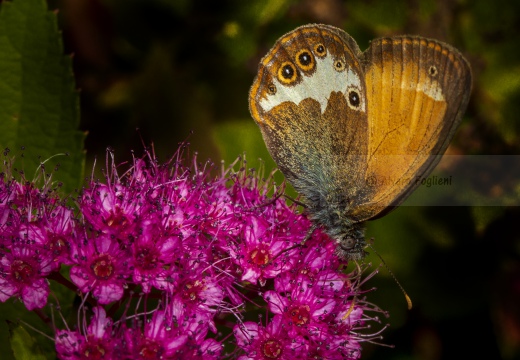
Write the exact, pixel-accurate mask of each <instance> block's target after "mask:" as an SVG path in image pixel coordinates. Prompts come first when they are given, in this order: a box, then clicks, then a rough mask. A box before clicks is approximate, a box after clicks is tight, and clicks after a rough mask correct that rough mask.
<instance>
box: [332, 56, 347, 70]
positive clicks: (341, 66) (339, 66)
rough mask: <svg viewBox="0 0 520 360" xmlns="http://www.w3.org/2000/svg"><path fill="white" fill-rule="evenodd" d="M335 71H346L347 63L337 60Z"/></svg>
mask: <svg viewBox="0 0 520 360" xmlns="http://www.w3.org/2000/svg"><path fill="white" fill-rule="evenodd" d="M334 70H336V71H338V72H341V71H343V70H345V62H344V61H343V60H341V59H339V60H336V61H335V62H334Z"/></svg>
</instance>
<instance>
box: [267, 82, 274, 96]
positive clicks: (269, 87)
mask: <svg viewBox="0 0 520 360" xmlns="http://www.w3.org/2000/svg"><path fill="white" fill-rule="evenodd" d="M267 92H268V93H269V94H270V95H274V94H276V86H274V84H273V83H270V84H269V85H267Z"/></svg>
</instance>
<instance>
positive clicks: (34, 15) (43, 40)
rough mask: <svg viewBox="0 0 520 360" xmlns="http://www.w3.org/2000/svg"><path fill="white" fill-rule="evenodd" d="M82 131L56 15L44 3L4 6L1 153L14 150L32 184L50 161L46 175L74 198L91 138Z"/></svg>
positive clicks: (20, 1) (27, 0)
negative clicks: (34, 176) (87, 140)
mask: <svg viewBox="0 0 520 360" xmlns="http://www.w3.org/2000/svg"><path fill="white" fill-rule="evenodd" d="M78 126H79V96H78V92H77V90H76V89H75V84H74V78H73V76H72V63H71V59H70V57H68V56H65V55H64V54H63V46H62V41H61V34H60V33H59V31H58V26H57V19H56V14H55V13H53V12H50V11H48V9H47V4H46V2H45V1H44V0H16V1H12V2H3V3H2V5H1V8H0V147H1V149H5V148H9V149H10V150H11V155H14V156H15V157H16V158H17V160H16V162H15V167H16V168H18V169H23V170H24V172H25V174H26V178H27V179H29V180H32V178H33V174H35V173H36V171H37V169H38V167H39V166H40V163H42V162H45V164H44V166H45V170H46V173H53V175H52V176H53V177H52V178H53V180H54V181H61V182H63V183H64V187H63V188H64V190H65V191H66V192H68V193H70V192H72V191H73V190H74V188H77V187H79V186H80V184H81V181H82V179H83V168H84V163H85V154H84V151H83V142H84V139H85V134H84V133H83V132H81V131H79V130H78ZM58 154H69V155H68V156H66V155H59V156H56V155H58ZM22 155H23V156H22ZM22 157H23V158H22ZM49 159H50V160H49ZM46 160H48V161H46ZM58 164H59V165H60V166H59V171H57V172H55V171H54V169H55V167H56V166H57V165H58Z"/></svg>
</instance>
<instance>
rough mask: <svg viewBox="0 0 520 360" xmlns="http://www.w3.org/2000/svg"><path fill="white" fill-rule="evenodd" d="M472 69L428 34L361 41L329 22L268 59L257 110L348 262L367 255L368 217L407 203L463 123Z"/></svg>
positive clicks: (252, 102) (294, 36)
mask: <svg viewBox="0 0 520 360" xmlns="http://www.w3.org/2000/svg"><path fill="white" fill-rule="evenodd" d="M471 85H472V80H471V68H470V65H469V63H468V61H467V60H466V59H465V58H464V57H463V56H462V55H461V54H460V53H459V52H458V51H457V50H456V49H455V48H453V47H452V46H450V45H448V44H445V43H442V42H440V41H437V40H432V39H427V38H423V37H418V36H394V37H385V38H380V39H376V40H373V41H372V42H371V43H370V46H369V47H368V49H367V50H366V51H365V52H361V50H360V49H359V47H358V45H357V43H356V42H355V40H354V39H353V38H352V37H351V36H350V35H348V34H347V33H346V32H344V31H343V30H341V29H338V28H335V27H333V26H329V25H305V26H301V27H299V28H297V29H295V30H293V31H291V32H289V33H287V34H286V35H284V36H282V37H281V38H280V39H279V40H278V41H277V42H276V44H275V45H274V46H273V48H272V49H271V50H270V51H269V52H268V53H267V55H266V56H265V57H264V58H263V59H262V60H261V62H260V64H259V67H258V73H257V76H256V78H255V80H254V82H253V85H252V87H251V90H250V93H249V108H250V112H251V115H252V117H253V119H254V120H255V122H256V123H257V124H258V126H259V127H260V130H261V132H262V135H263V138H264V141H265V143H266V146H267V148H268V150H269V153H270V154H271V156H272V157H273V159H274V160H275V162H276V163H277V165H278V167H279V169H280V170H281V171H282V173H283V174H284V175H285V177H286V179H287V180H288V181H289V182H290V183H291V184H292V185H293V187H294V188H295V190H296V191H298V193H299V194H300V195H301V196H302V201H303V203H304V204H305V206H306V207H307V212H308V214H309V217H310V219H311V220H312V221H313V223H314V224H315V225H314V227H321V228H323V229H324V230H325V231H326V232H327V233H328V234H329V235H330V236H331V237H332V238H333V239H335V240H336V241H337V243H338V246H337V252H338V255H339V256H341V257H342V258H344V259H347V260H349V259H361V258H363V257H364V256H365V254H366V252H365V251H364V248H365V246H366V242H365V238H364V222H366V221H368V220H373V219H376V218H379V217H381V216H383V215H385V214H387V213H388V212H389V211H390V210H392V209H394V208H395V207H397V206H398V205H399V204H400V203H402V201H404V200H405V199H406V198H407V197H408V196H409V195H410V193H411V192H412V191H413V190H414V189H415V188H416V187H417V186H418V185H419V184H420V181H417V179H423V178H425V177H427V176H428V175H429V174H430V172H431V171H432V170H433V168H434V167H435V166H436V165H437V163H438V162H439V160H440V159H441V157H442V154H443V153H444V151H445V150H446V147H447V146H448V144H449V142H450V140H451V139H452V137H453V134H454V132H455V130H456V128H457V126H458V124H459V123H460V121H461V118H462V115H463V113H464V111H465V109H466V106H467V104H468V100H469V95H470V92H471Z"/></svg>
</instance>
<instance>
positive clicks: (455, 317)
mask: <svg viewBox="0 0 520 360" xmlns="http://www.w3.org/2000/svg"><path fill="white" fill-rule="evenodd" d="M49 5H50V8H51V9H58V10H59V19H60V26H61V29H62V30H63V35H64V43H65V49H66V52H67V53H73V54H74V69H75V70H74V71H75V76H76V81H77V86H78V88H80V89H81V109H82V114H81V116H82V118H81V121H82V122H81V128H82V130H85V131H88V136H87V140H86V149H87V156H88V160H87V170H86V171H87V173H88V172H89V171H90V169H91V166H92V162H93V159H94V158H96V157H97V158H98V159H104V156H105V149H106V148H107V147H108V146H111V147H112V148H114V149H115V151H116V157H117V158H118V159H119V160H120V161H125V160H129V159H130V158H131V150H135V152H136V153H140V152H141V150H142V148H143V142H144V143H145V144H150V143H151V142H153V144H154V148H155V151H156V153H157V155H158V156H159V158H160V159H161V160H166V159H167V158H168V157H169V156H171V155H172V154H173V153H174V151H175V149H176V147H177V143H178V142H179V141H182V140H185V139H187V138H188V137H189V141H190V143H191V150H192V151H197V152H198V153H199V159H201V160H204V159H206V158H208V157H210V158H211V159H213V160H214V161H217V162H218V161H220V160H221V159H224V160H226V162H228V163H229V162H231V161H233V160H234V159H235V158H236V157H237V156H238V155H240V154H242V153H243V152H244V151H245V152H246V153H247V158H248V159H249V165H251V166H253V167H256V166H259V164H260V162H259V161H258V160H257V159H258V158H259V157H261V158H262V159H264V160H265V161H266V166H267V168H272V167H273V166H274V165H273V163H272V161H271V160H270V158H269V156H268V155H267V152H266V150H265V146H264V144H263V142H262V140H261V137H260V132H259V130H258V128H257V127H256V125H255V124H254V122H253V120H252V119H251V117H250V115H249V111H248V108H247V96H248V91H249V87H250V85H251V84H252V81H253V78H254V76H255V73H256V68H257V66H258V62H259V61H260V58H261V57H262V56H264V55H265V53H266V52H267V51H268V50H269V48H270V47H271V46H272V45H273V44H274V42H275V41H276V39H277V38H279V37H280V36H282V35H283V34H284V33H286V32H288V31H290V30H292V29H294V28H295V27H297V26H299V25H303V24H307V23H327V24H331V25H335V26H338V27H341V28H342V29H344V30H346V31H347V32H348V33H349V34H350V35H352V36H353V37H354V38H355V39H356V40H357V42H358V44H359V45H360V47H361V49H362V50H364V49H365V48H366V47H367V46H368V43H369V41H370V40H371V39H373V38H375V37H379V36H386V35H394V34H405V33H406V34H417V35H423V36H427V37H433V38H436V39H439V40H442V41H445V42H448V43H450V44H452V45H454V46H455V47H457V48H458V49H459V50H460V51H461V52H462V53H463V54H464V55H465V56H466V57H467V58H468V60H469V61H470V63H471V65H472V68H473V75H474V86H473V94H472V98H471V101H470V104H469V108H468V111H467V113H466V115H465V117H464V120H463V123H462V125H461V126H460V128H459V130H458V132H457V134H456V136H455V139H454V141H453V143H452V145H451V146H450V148H449V149H448V153H450V154H465V155H483V154H486V155H518V154H519V153H520V151H519V150H520V149H519V147H520V142H519V133H520V121H519V116H520V36H519V32H520V2H515V1H503V0H498V1H497V0H495V1H489V0H475V1H470V0H465V1H464V0H460V1H457V0H440V1H433V0H431V1H416V0H372V1H361V0H359V1H340V0H316V1H310V0H305V1H276V0H269V1H258V0H253V1H242V0H235V1H209V0H208V1H201V0H195V1H190V0H180V1H175V0H74V1H66V0H62V1H57V0H54V1H49ZM136 128H139V131H136ZM191 131H193V134H192V135H190V132H191ZM453 166H456V164H455V165H452V167H453ZM445 170H446V169H445ZM447 170H448V171H450V170H453V168H451V169H450V168H449V166H448V168H447ZM510 170H512V168H511V163H505V164H504V163H501V162H500V161H498V162H496V164H495V170H493V171H491V170H483V171H481V172H478V171H477V172H475V175H474V176H473V179H472V181H473V185H475V186H474V187H473V186H472V185H470V186H469V187H468V188H467V189H466V190H467V193H468V194H470V197H471V196H474V197H475V198H477V197H478V198H488V199H490V198H491V199H493V200H494V201H495V202H494V203H495V204H497V205H499V206H495V207H491V206H480V207H479V206H472V207H469V206H444V207H443V206H429V207H426V206H422V207H421V206H419V207H412V206H406V203H405V204H404V205H405V206H402V207H401V208H399V209H398V210H396V211H394V212H392V213H391V214H389V215H388V216H386V217H384V218H382V219H380V220H377V221H375V222H373V223H370V224H368V225H369V228H368V235H369V236H374V237H375V241H374V246H375V248H376V249H377V250H378V252H380V254H381V255H382V256H383V258H384V259H385V261H386V262H387V263H388V265H389V267H390V268H391V269H392V270H393V272H394V273H395V275H396V276H397V278H398V279H399V281H400V282H401V283H402V284H403V286H404V288H405V289H406V291H407V292H408V293H409V294H410V296H411V298H412V300H413V301H414V308H413V309H412V310H411V311H407V310H406V304H405V301H404V298H403V296H402V294H401V293H400V290H399V288H398V286H397V285H396V284H395V282H394V281H393V280H392V279H391V277H390V276H389V275H388V273H387V272H386V270H384V269H383V270H381V272H380V274H379V275H377V276H376V277H375V278H374V279H373V280H371V281H370V282H369V283H368V284H367V286H368V287H370V286H375V287H377V288H378V289H377V291H374V292H372V293H371V294H369V299H370V301H372V302H374V303H375V304H377V305H378V306H379V307H381V308H383V309H385V310H388V311H389V312H390V317H389V318H388V319H383V323H387V322H388V323H390V325H391V326H390V328H389V329H387V330H386V331H385V332H384V339H383V340H381V342H382V343H385V344H393V345H395V349H390V348H387V347H381V346H375V345H371V344H366V345H364V354H363V357H364V358H365V359H425V360H430V359H431V360H434V359H459V358H464V359H469V358H479V359H481V358H487V359H499V358H503V359H518V358H520V345H519V344H520V321H519V313H520V307H519V304H520V266H519V264H520V262H519V256H520V235H519V234H520V231H519V229H518V225H519V223H520V211H519V208H518V207H516V206H514V205H518V203H519V202H518V198H519V190H518V189H519V188H520V187H519V185H520V184H519V182H518V178H517V177H515V176H512V177H511V176H510V177H508V176H507V174H510ZM495 171H496V173H495ZM496 174H505V175H504V176H502V175H500V176H496ZM477 185H478V186H477ZM462 203H464V204H465V205H467V202H461V204H462ZM449 204H450V205H457V199H455V200H454V201H450V203H449ZM506 205H507V206H506ZM511 205H513V206H511ZM367 261H372V262H373V264H374V265H377V264H379V263H380V260H378V258H377V257H373V256H370V257H369V258H368V260H367ZM370 331H374V332H375V331H377V329H375V328H373V329H368V330H367V332H370Z"/></svg>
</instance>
